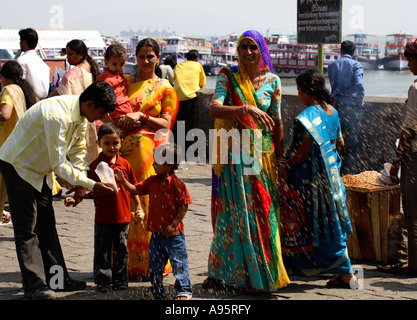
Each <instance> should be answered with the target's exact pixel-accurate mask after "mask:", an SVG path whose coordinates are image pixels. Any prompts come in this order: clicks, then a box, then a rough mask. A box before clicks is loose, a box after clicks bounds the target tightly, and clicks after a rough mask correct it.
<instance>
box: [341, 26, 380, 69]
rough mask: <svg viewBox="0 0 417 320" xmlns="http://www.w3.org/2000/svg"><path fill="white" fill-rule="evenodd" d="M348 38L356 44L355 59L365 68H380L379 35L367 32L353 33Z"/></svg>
mask: <svg viewBox="0 0 417 320" xmlns="http://www.w3.org/2000/svg"><path fill="white" fill-rule="evenodd" d="M347 37H348V39H349V38H350V39H352V41H353V42H354V43H355V45H356V52H355V55H354V56H353V59H355V60H356V61H358V62H360V63H361V65H362V67H363V69H364V70H377V69H379V65H380V59H379V45H378V43H377V42H378V41H377V37H376V36H373V35H367V34H351V35H348V36H347Z"/></svg>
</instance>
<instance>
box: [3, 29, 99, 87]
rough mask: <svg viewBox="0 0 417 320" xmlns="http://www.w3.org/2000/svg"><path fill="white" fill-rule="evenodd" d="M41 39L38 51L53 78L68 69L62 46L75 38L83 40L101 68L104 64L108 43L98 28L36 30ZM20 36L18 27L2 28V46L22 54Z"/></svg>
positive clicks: (16, 53)
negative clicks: (62, 53) (62, 55)
mask: <svg viewBox="0 0 417 320" xmlns="http://www.w3.org/2000/svg"><path fill="white" fill-rule="evenodd" d="M36 32H37V33H38V37H39V41H38V46H37V48H36V51H37V53H38V55H39V56H40V57H41V58H42V59H43V60H44V61H45V63H46V64H47V65H48V66H49V68H50V69H51V78H50V80H52V77H53V76H54V74H55V73H56V72H57V70H59V71H61V70H62V71H66V70H67V68H68V64H67V63H66V59H65V58H62V57H61V56H60V52H61V49H62V48H65V47H66V45H67V43H68V42H70V41H71V40H74V39H79V40H82V41H83V42H84V43H85V44H86V46H87V48H88V51H89V54H90V56H91V57H92V58H93V59H94V60H95V61H96V62H97V64H98V65H99V67H100V68H102V67H103V66H104V52H105V50H106V45H105V43H104V41H103V38H102V36H101V35H100V33H99V32H98V31H96V30H42V29H41V30H38V29H37V30H36ZM19 42H20V37H19V30H18V29H0V48H1V49H7V50H9V51H10V52H13V53H14V54H15V57H14V58H16V57H17V56H19V55H20V45H19Z"/></svg>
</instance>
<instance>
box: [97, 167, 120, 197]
mask: <svg viewBox="0 0 417 320" xmlns="http://www.w3.org/2000/svg"><path fill="white" fill-rule="evenodd" d="M96 173H97V175H98V177H99V178H100V181H101V182H103V183H104V184H105V185H106V186H109V187H110V188H112V189H113V190H114V192H116V193H117V192H119V189H118V188H117V183H116V178H115V177H114V171H113V169H111V168H110V167H109V165H108V164H107V163H106V162H104V161H101V162H100V163H99V164H98V165H97V168H96Z"/></svg>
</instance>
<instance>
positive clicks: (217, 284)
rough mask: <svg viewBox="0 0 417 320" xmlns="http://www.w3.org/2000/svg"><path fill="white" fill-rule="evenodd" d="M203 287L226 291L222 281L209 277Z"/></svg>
mask: <svg viewBox="0 0 417 320" xmlns="http://www.w3.org/2000/svg"><path fill="white" fill-rule="evenodd" d="M202 287H203V289H224V288H225V284H224V281H222V280H217V279H214V278H210V277H209V278H207V279H206V280H204V282H203V285H202Z"/></svg>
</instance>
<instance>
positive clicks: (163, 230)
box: [115, 145, 192, 300]
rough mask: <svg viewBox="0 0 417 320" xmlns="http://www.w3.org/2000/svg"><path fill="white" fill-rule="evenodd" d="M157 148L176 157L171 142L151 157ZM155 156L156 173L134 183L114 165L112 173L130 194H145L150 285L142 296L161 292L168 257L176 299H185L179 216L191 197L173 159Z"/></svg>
mask: <svg viewBox="0 0 417 320" xmlns="http://www.w3.org/2000/svg"><path fill="white" fill-rule="evenodd" d="M160 148H163V149H160ZM159 150H163V151H162V152H161V153H159V154H161V155H162V156H163V157H164V160H167V159H169V158H171V159H172V160H173V159H178V157H177V154H176V153H177V152H176V146H175V145H161V146H159V147H158V148H157V149H156V150H155V153H154V159H155V155H156V154H157V152H159ZM167 154H168V156H167ZM170 156H171V157H170ZM157 160H159V159H155V162H154V164H153V166H154V169H155V172H156V175H154V176H151V177H149V178H148V179H146V180H145V181H142V182H139V183H138V184H132V183H129V182H128V181H127V180H126V178H125V177H124V175H123V174H122V172H121V171H120V170H118V169H115V176H116V180H117V181H120V182H121V184H122V185H123V186H124V187H125V188H126V189H127V190H128V191H129V192H130V193H131V194H135V195H144V194H149V215H148V223H147V230H148V231H150V232H152V236H151V240H150V243H149V268H150V280H151V288H150V290H149V291H148V292H146V293H145V294H144V296H143V298H144V299H145V300H148V299H160V298H163V297H164V296H165V293H164V287H163V271H164V267H165V265H166V263H167V262H168V259H169V260H170V262H171V265H172V273H173V274H174V276H175V278H176V281H175V285H174V287H175V289H176V291H177V298H176V299H177V300H189V299H191V297H192V286H191V282H190V275H189V269H188V256H187V249H186V245H185V236H184V223H183V221H182V220H183V218H184V216H185V214H186V213H187V209H188V205H189V204H191V203H192V201H191V197H190V193H189V191H188V189H187V186H186V185H185V183H184V182H183V181H181V180H180V179H179V178H178V177H177V176H176V175H175V172H174V170H176V169H177V168H178V165H177V164H176V163H175V161H169V160H168V161H166V162H165V163H163V164H161V163H162V161H157Z"/></svg>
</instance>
